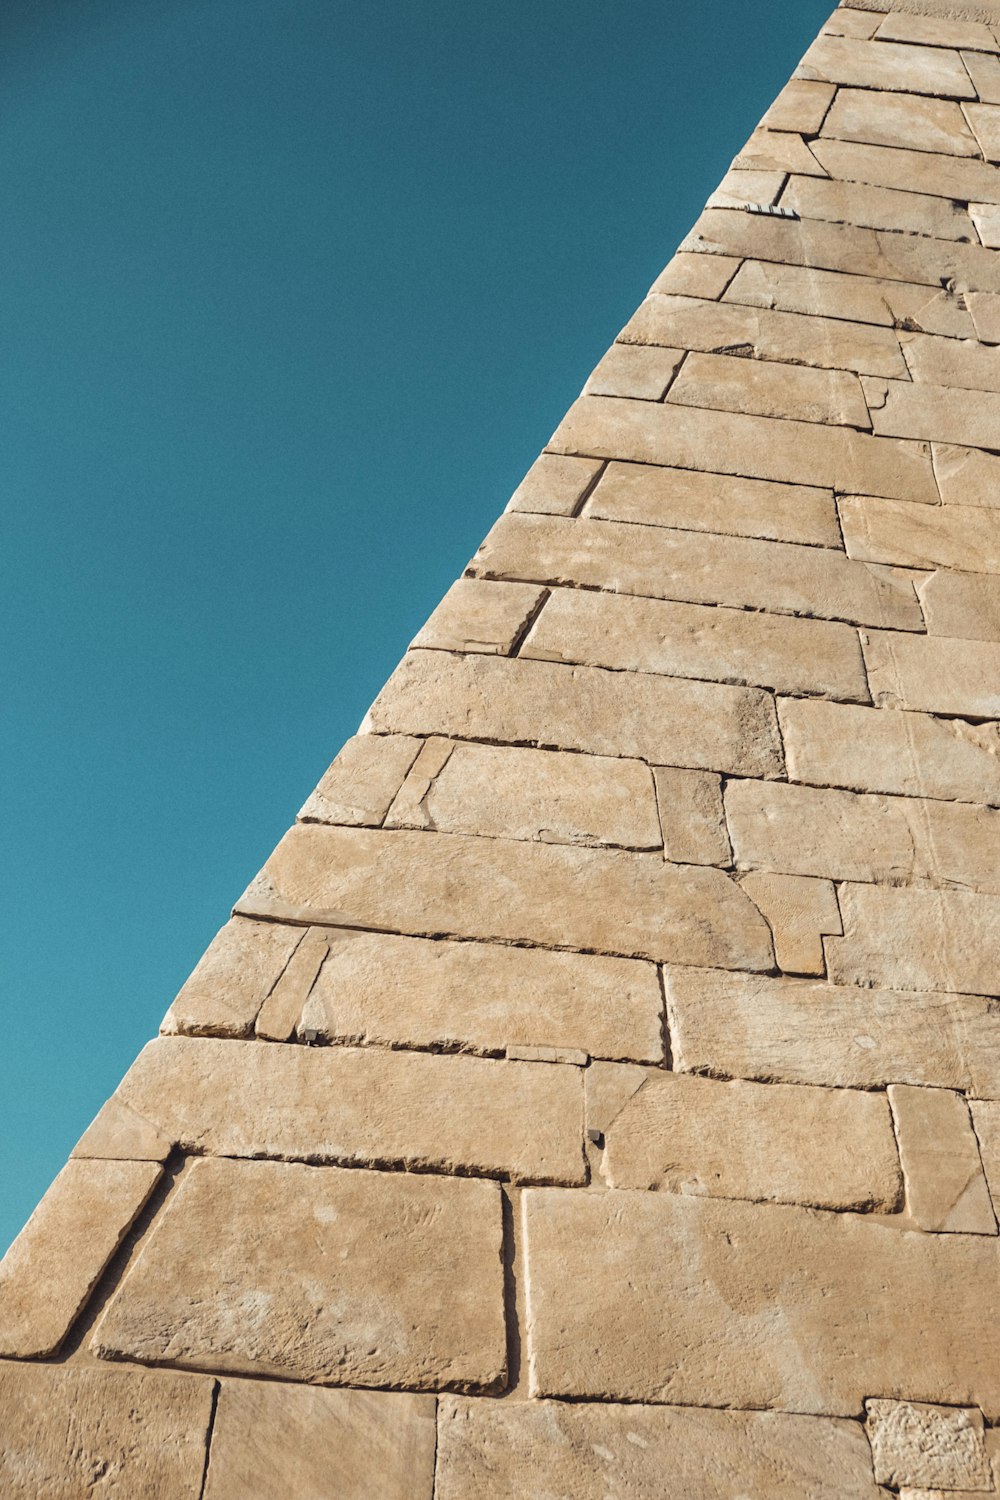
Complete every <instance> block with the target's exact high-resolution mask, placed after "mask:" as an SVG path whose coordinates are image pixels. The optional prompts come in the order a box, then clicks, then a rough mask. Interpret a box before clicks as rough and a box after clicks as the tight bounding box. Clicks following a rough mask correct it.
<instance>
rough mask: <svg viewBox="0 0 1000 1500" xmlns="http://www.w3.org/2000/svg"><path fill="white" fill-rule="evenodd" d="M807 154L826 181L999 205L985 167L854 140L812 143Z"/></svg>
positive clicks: (998, 176)
mask: <svg viewBox="0 0 1000 1500" xmlns="http://www.w3.org/2000/svg"><path fill="white" fill-rule="evenodd" d="M810 149H811V151H812V153H813V155H814V156H815V157H816V159H817V161H819V162H820V163H821V164H822V165H823V167H825V168H826V170H827V171H828V172H829V173H830V176H831V177H836V178H838V179H839V180H840V181H842V182H870V183H871V184H872V185H873V186H874V187H887V188H901V189H902V190H903V191H904V192H914V193H931V194H933V195H934V196H936V197H939V198H949V199H950V198H958V199H959V200H964V201H965V202H967V203H968V202H970V201H976V200H979V201H982V202H985V203H1000V172H998V171H997V169H996V167H994V166H991V165H990V164H989V163H988V162H984V161H975V160H972V159H970V158H969V157H954V156H944V155H940V154H934V153H933V152H930V151H907V150H905V149H904V148H902V147H901V146H865V145H861V144H859V143H858V142H854V141H838V140H825V139H823V140H816V141H813V142H812V143H811V147H810Z"/></svg>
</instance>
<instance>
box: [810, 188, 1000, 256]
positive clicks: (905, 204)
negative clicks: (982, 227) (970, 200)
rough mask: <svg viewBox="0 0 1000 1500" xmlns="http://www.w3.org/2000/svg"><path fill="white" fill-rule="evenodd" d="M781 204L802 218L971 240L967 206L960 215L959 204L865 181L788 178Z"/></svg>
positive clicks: (939, 237)
mask: <svg viewBox="0 0 1000 1500" xmlns="http://www.w3.org/2000/svg"><path fill="white" fill-rule="evenodd" d="M781 205H782V207H783V208H794V209H795V210H796V212H797V213H798V214H799V215H800V217H801V218H803V219H826V220H828V221H829V222H830V223H831V224H844V223H847V224H859V225H862V226H865V227H867V228H869V229H887V230H891V231H894V232H897V231H902V232H904V233H907V234H927V235H930V236H932V238H934V239H939V240H972V239H973V230H972V225H971V224H970V222H969V217H970V213H971V212H972V209H971V205H970V210H969V213H966V211H965V209H964V208H962V207H960V206H959V205H957V204H955V203H953V202H951V201H949V200H947V199H944V198H936V197H933V196H931V195H927V194H923V193H916V192H896V191H895V190H894V189H893V188H885V187H874V186H870V185H868V184H867V183H859V182H831V181H829V180H827V179H826V178H822V177H791V178H790V179H789V182H788V186H787V188H786V189H785V191H784V193H783V194H782V195H781ZM973 217H974V215H973ZM977 227H978V225H977ZM984 243H985V242H984Z"/></svg>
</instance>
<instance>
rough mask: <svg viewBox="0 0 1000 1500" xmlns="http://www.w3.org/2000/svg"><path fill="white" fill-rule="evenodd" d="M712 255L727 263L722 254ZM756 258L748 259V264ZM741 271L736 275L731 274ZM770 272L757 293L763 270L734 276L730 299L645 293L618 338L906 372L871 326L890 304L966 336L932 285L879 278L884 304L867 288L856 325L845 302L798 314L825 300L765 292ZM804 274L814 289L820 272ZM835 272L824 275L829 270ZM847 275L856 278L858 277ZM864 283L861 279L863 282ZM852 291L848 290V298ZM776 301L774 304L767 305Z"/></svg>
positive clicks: (891, 339)
mask: <svg viewBox="0 0 1000 1500" xmlns="http://www.w3.org/2000/svg"><path fill="white" fill-rule="evenodd" d="M719 258H720V259H722V260H726V261H727V263H728V258H727V257H726V256H720V257H719ZM688 259H691V260H695V259H697V260H712V259H714V257H713V256H710V255H701V256H689V257H688ZM756 264H757V263H756V262H754V263H752V265H753V266H756ZM742 269H745V267H744V268H742ZM742 269H741V271H740V272H739V273H737V279H738V277H739V276H740V275H741V274H742ZM783 269H784V268H783ZM773 270H774V268H772V267H768V268H766V276H767V278H768V280H767V284H766V285H764V289H763V290H762V291H761V290H758V289H760V288H761V286H762V278H763V277H764V275H765V273H764V271H762V272H761V273H760V275H756V274H754V273H753V272H751V273H748V275H747V276H745V277H744V278H743V280H742V281H740V282H739V286H740V287H741V288H743V289H745V290H744V291H741V292H740V293H739V294H738V295H736V296H735V297H733V298H731V299H730V298H729V296H728V294H727V297H726V300H724V301H722V302H708V301H701V300H697V299H696V298H693V297H670V296H649V297H647V298H646V300H645V302H643V303H641V304H640V306H639V307H638V308H637V309H636V311H635V313H634V314H633V315H632V317H631V318H630V319H629V321H628V323H626V325H625V327H624V328H623V329H622V331H621V333H620V334H619V335H618V337H619V339H621V340H623V341H624V342H625V343H632V344H667V343H669V341H670V340H671V339H675V340H676V341H677V342H678V343H683V344H684V345H685V346H686V347H687V348H688V349H693V350H699V351H702V352H704V353H709V354H710V353H713V352H717V353H720V354H725V353H732V354H739V355H742V356H744V357H746V358H751V359H764V360H775V361H777V362H779V363H780V362H781V361H785V362H787V363H789V364H792V365H796V366H801V367H814V368H816V369H831V370H854V371H856V372H858V373H859V374H865V375H886V376H901V377H905V375H906V365H905V362H904V360H903V357H902V355H901V354H900V351H899V343H898V341H897V339H896V335H895V334H894V333H893V332H892V331H891V329H890V328H888V327H884V328H880V327H876V326H875V325H876V324H891V323H892V321H893V314H892V311H891V308H892V306H894V305H903V304H905V305H906V306H912V307H914V308H918V307H926V308H928V309H930V314H931V315H932V316H933V319H934V322H935V324H936V325H938V324H940V323H941V321H942V320H944V323H945V326H944V327H943V329H942V328H939V330H938V331H943V332H946V333H947V332H951V331H953V330H956V329H957V331H958V332H960V333H965V334H968V335H969V336H971V335H972V333H973V327H972V319H971V318H970V317H969V315H968V313H967V312H965V311H963V310H962V309H961V308H958V309H957V311H956V310H955V309H956V307H957V304H956V301H955V299H954V298H949V297H947V296H946V295H945V294H944V293H943V292H942V291H941V290H940V288H938V289H936V290H934V291H932V290H930V289H929V288H927V287H913V288H911V287H906V286H904V285H902V284H901V283H888V282H887V283H885V284H884V288H883V290H884V289H885V288H891V290H889V291H887V292H886V296H887V297H888V299H889V300H888V302H887V301H886V300H885V298H884V297H883V296H882V295H881V294H880V293H876V294H875V295H871V294H869V293H867V292H866V293H865V295H864V296H863V297H862V299H861V302H860V304H859V305H860V306H861V308H862V311H863V312H864V313H866V314H867V313H872V314H873V316H872V317H871V318H870V319H864V318H863V319H862V320H861V321H860V322H858V323H854V324H852V323H848V322H845V321H843V316H844V314H847V313H849V312H850V311H851V310H852V309H851V307H850V306H849V305H842V306H841V308H840V313H841V317H840V319H839V320H838V319H835V318H832V317H806V316H800V315H799V314H800V313H801V312H802V309H803V303H804V304H805V307H806V309H807V310H810V311H816V312H823V311H824V309H825V307H826V306H827V301H825V300H824V299H823V298H822V296H819V297H817V293H816V288H815V287H814V288H812V289H805V290H803V291H802V292H800V293H799V294H798V295H796V294H795V293H791V294H790V293H789V291H788V289H787V288H783V287H782V288H781V289H780V290H774V291H772V289H771V285H770V283H771V282H772V281H778V282H779V285H780V278H776V277H775V276H774V274H773ZM794 270H795V268H793V271H792V282H793V285H794ZM810 274H811V275H812V276H813V278H814V281H815V283H816V287H818V288H819V289H820V292H821V291H822V288H823V286H824V284H825V282H824V277H825V274H826V273H822V274H821V273H818V272H816V273H810ZM835 274H836V273H834V272H830V273H829V275H830V276H834V275H835ZM851 279H852V280H853V281H857V280H858V279H859V278H857V277H854V278H851ZM730 280H732V278H730ZM842 280H844V278H843V277H841V276H839V275H838V276H837V281H838V282H839V281H842ZM867 285H868V283H867V282H866V283H864V286H865V287H867ZM833 290H836V288H834V289H833ZM855 290H856V289H855V288H853V287H850V288H848V296H851V295H852V294H853V293H854V291H855ZM827 300H828V299H827ZM744 303H746V304H747V305H743V304H744ZM786 303H789V304H793V309H792V310H791V311H781V310H780V309H781V308H782V306H784V305H786ZM817 303H818V305H815V304H817ZM775 307H776V308H778V309H779V310H778V311H773V310H772V309H773V308H775Z"/></svg>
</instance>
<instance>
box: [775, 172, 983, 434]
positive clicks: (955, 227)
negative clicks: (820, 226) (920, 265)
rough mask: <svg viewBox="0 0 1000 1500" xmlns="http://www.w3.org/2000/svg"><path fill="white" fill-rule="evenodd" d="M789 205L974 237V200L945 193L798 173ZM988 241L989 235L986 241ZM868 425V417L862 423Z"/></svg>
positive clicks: (811, 215)
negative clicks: (962, 201) (964, 204)
mask: <svg viewBox="0 0 1000 1500" xmlns="http://www.w3.org/2000/svg"><path fill="white" fill-rule="evenodd" d="M781 204H782V207H783V208H794V209H795V210H796V212H797V213H798V214H799V215H800V216H801V217H802V218H803V219H827V220H828V221H829V222H830V223H831V224H843V223H844V222H845V221H846V222H847V223H849V224H860V225H863V226H865V227H867V228H869V229H888V230H892V231H898V230H904V231H906V232H907V233H909V234H927V235H931V236H933V238H935V239H939V240H971V239H973V238H974V235H973V230H972V226H971V225H970V223H969V219H970V216H971V217H972V218H973V222H975V215H974V214H973V212H972V207H971V205H970V208H969V211H968V212H967V211H966V210H965V209H964V208H961V207H959V206H958V205H957V204H955V203H953V202H951V201H950V200H948V199H945V198H938V197H935V196H934V195H933V194H930V195H925V194H921V193H915V192H897V191H896V190H895V189H894V188H886V187H876V186H874V185H870V184H867V183H844V182H831V181H828V180H827V179H825V178H821V177H792V178H791V179H790V180H789V183H788V186H787V188H786V189H785V191H784V192H783V193H782V195H781ZM984 243H985V241H984ZM856 425H864V426H866V427H867V426H868V423H867V422H865V423H864V424H856Z"/></svg>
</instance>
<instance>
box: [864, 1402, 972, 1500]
mask: <svg viewBox="0 0 1000 1500" xmlns="http://www.w3.org/2000/svg"><path fill="white" fill-rule="evenodd" d="M865 1410H866V1413H867V1421H866V1423H865V1430H866V1431H867V1433H868V1440H869V1442H870V1443H871V1448H872V1458H873V1460H874V1464H875V1478H876V1480H877V1482H878V1483H879V1484H887V1485H891V1486H892V1488H893V1489H898V1488H900V1487H901V1486H904V1485H905V1486H908V1487H909V1486H914V1487H917V1488H920V1489H943V1490H973V1491H974V1490H980V1491H981V1490H989V1491H990V1492H991V1493H992V1491H993V1483H992V1479H991V1477H990V1469H989V1464H988V1463H987V1459H986V1450H985V1445H984V1437H983V1414H982V1412H981V1411H976V1410H974V1409H973V1410H968V1409H963V1408H961V1407H958V1406H928V1405H924V1404H922V1403H920V1402H916V1401H886V1400H879V1399H876V1400H871V1401H866V1402H865Z"/></svg>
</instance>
